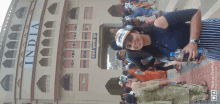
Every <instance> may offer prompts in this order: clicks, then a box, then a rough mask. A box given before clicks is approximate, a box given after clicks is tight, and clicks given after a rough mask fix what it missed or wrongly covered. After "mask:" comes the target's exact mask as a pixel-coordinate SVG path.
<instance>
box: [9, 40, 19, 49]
mask: <svg viewBox="0 0 220 104" xmlns="http://www.w3.org/2000/svg"><path fill="white" fill-rule="evenodd" d="M6 46H7V47H8V49H17V48H18V41H10V42H8V43H7V44H6Z"/></svg>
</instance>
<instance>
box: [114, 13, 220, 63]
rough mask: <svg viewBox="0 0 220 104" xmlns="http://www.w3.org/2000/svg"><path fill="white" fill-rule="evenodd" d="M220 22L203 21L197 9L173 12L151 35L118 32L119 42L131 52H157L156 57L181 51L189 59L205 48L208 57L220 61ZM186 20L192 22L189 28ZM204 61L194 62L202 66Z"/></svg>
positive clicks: (159, 21)
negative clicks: (219, 29)
mask: <svg viewBox="0 0 220 104" xmlns="http://www.w3.org/2000/svg"><path fill="white" fill-rule="evenodd" d="M219 20H220V19H218V18H213V19H207V20H205V21H202V22H201V11H200V10H198V9H188V10H182V11H177V12H172V13H168V14H165V15H164V16H161V17H160V18H158V19H156V20H155V21H154V23H153V25H152V26H151V32H149V31H148V32H146V34H140V33H139V32H138V31H136V30H131V31H122V30H119V31H118V32H117V35H116V43H117V45H118V46H120V47H124V48H126V49H129V50H145V51H148V52H150V51H151V52H150V53H152V54H154V53H155V51H157V52H158V53H157V55H164V56H169V54H170V52H174V51H175V50H176V49H178V48H181V49H183V51H185V52H186V53H189V58H188V60H190V59H191V58H195V57H196V56H197V55H198V51H197V47H198V48H205V49H207V50H208V53H207V57H208V58H212V59H215V60H220V57H219V54H217V53H220V50H219V49H218V48H219V46H220V44H219V43H220V37H219V36H217V35H218V34H219V32H218V30H217V29H218V28H219V23H220V21H219ZM186 21H191V24H190V26H189V25H187V24H185V22H186ZM119 34H120V35H119ZM119 37H120V38H121V39H119ZM213 37H215V38H213ZM199 39H200V40H199ZM121 40H122V41H121ZM199 41H200V42H199ZM149 47H153V48H149ZM152 50H153V51H152ZM204 59H205V57H204V56H203V57H202V58H200V60H196V61H194V62H195V63H197V62H199V63H200V62H201V61H202V60H204Z"/></svg>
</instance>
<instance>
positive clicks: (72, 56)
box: [63, 50, 75, 58]
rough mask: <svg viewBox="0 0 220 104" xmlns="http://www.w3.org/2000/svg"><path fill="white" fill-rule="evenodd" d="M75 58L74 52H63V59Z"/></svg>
mask: <svg viewBox="0 0 220 104" xmlns="http://www.w3.org/2000/svg"><path fill="white" fill-rule="evenodd" d="M74 56H75V51H73V50H67V51H65V52H63V57H65V58H74Z"/></svg>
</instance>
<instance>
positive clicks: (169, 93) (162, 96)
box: [125, 81, 209, 104]
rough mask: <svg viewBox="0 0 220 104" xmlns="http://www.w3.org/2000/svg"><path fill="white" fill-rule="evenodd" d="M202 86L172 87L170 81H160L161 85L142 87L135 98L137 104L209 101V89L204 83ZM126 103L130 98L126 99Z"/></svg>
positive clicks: (176, 103) (184, 85) (183, 85)
mask: <svg viewBox="0 0 220 104" xmlns="http://www.w3.org/2000/svg"><path fill="white" fill-rule="evenodd" d="M202 83H203V84H202V85H196V84H177V85H170V84H169V82H168V81H160V82H159V83H155V84H151V85H149V84H148V83H147V84H146V85H143V86H141V87H140V88H138V89H137V91H136V92H134V90H133V89H132V91H133V92H134V93H135V97H136V98H137V103H147V102H150V101H172V104H189V103H190V102H193V101H198V100H208V99H209V94H208V87H207V85H206V82H205V81H203V82H202ZM125 101H126V102H128V103H130V102H129V101H128V98H127V97H125Z"/></svg>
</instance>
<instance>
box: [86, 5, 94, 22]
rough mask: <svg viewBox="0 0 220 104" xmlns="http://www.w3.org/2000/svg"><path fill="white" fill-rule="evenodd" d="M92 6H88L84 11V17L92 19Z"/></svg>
mask: <svg viewBox="0 0 220 104" xmlns="http://www.w3.org/2000/svg"><path fill="white" fill-rule="evenodd" d="M92 11H93V8H92V7H86V8H85V12H84V19H92Z"/></svg>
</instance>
